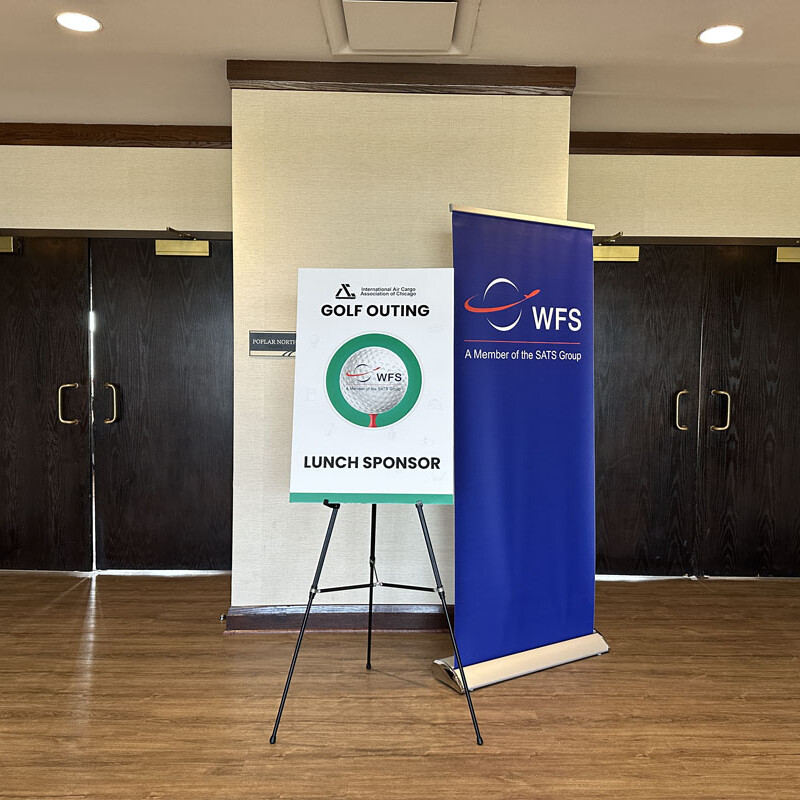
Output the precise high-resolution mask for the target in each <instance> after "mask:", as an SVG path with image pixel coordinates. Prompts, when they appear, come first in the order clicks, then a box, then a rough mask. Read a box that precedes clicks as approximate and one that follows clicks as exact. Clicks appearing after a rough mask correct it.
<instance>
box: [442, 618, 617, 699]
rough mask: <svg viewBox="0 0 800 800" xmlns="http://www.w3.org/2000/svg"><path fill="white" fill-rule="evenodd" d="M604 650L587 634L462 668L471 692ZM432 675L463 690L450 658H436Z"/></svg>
mask: <svg viewBox="0 0 800 800" xmlns="http://www.w3.org/2000/svg"><path fill="white" fill-rule="evenodd" d="M607 652H608V645H607V644H606V640H605V639H604V638H603V637H602V636H601V635H600V634H599V633H598V632H597V631H595V632H594V633H590V634H588V635H587V636H578V637H576V638H575V639H566V640H565V641H563V642H556V643H555V644H548V645H545V646H544V647H535V648H533V650H523V651H522V652H521V653H513V654H512V655H510V656H503V657H502V658H493V659H491V660H489V661H479V662H478V663H477V664H469V665H468V666H465V667H464V674H465V676H466V679H467V682H468V685H469V690H470V691H474V690H475V689H480V688H481V687H483V686H490V685H491V684H493V683H501V682H502V681H509V680H511V679H512V678H519V677H520V676H522V675H529V674H530V673H532V672H541V671H542V670H544V669H550V667H558V666H560V665H561V664H569V663H570V662H571V661H580V659H582V658H590V657H591V656H599V655H602V654H603V653H607ZM431 672H432V673H433V676H434V677H435V678H436V679H437V680H440V681H441V682H442V683H444V684H445V685H446V686H449V687H450V688H451V689H454V690H455V691H456V692H458V693H459V694H463V693H464V684H463V681H462V679H461V674H460V671H459V670H458V669H457V668H454V666H453V657H452V656H450V658H438V659H436V661H434V662H433V664H432V665H431Z"/></svg>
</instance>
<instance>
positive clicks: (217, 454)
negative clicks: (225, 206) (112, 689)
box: [0, 237, 233, 570]
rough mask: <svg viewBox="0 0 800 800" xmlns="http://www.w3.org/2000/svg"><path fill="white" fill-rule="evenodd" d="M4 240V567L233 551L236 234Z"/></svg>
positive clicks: (85, 565)
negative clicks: (185, 238) (187, 242)
mask: <svg viewBox="0 0 800 800" xmlns="http://www.w3.org/2000/svg"><path fill="white" fill-rule="evenodd" d="M210 250H211V255H210V256H208V257H187V256H157V255H156V254H155V248H154V242H153V241H152V240H138V239H120V240H113V239H96V240H87V239H78V238H72V239H70V238H53V239H50V238H35V237H31V238H25V239H24V240H23V242H22V247H21V250H20V251H19V252H16V253H13V254H4V255H0V280H1V281H2V283H1V288H0V313H1V314H2V317H1V318H0V374H1V375H2V376H3V383H4V397H3V401H2V403H0V437H2V446H1V448H0V568H4V569H70V570H88V569H92V568H93V567H94V566H96V567H97V568H99V569H114V568H118V569H213V568H217V569H222V568H228V567H229V566H230V553H231V483H232V396H233V375H232V269H231V244H230V242H225V241H215V242H212V243H211V248H210Z"/></svg>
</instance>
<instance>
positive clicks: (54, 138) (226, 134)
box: [0, 122, 231, 150]
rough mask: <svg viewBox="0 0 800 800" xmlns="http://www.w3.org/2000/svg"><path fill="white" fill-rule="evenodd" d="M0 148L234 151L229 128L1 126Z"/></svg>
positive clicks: (33, 124)
mask: <svg viewBox="0 0 800 800" xmlns="http://www.w3.org/2000/svg"><path fill="white" fill-rule="evenodd" d="M0 145H40V146H42V145H55V146H71V147H188V148H195V147H197V148H206V149H218V150H230V149H231V129H230V127H229V126H226V125H77V124H72V123H46V124H38V123H30V122H0Z"/></svg>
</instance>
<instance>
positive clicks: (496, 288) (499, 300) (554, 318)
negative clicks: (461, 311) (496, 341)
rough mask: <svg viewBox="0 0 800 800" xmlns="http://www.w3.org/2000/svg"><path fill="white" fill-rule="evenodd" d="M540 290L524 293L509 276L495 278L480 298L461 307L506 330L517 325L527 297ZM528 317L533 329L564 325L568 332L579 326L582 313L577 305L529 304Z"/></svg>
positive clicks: (558, 327) (556, 329) (471, 300)
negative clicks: (530, 319) (483, 316)
mask: <svg viewBox="0 0 800 800" xmlns="http://www.w3.org/2000/svg"><path fill="white" fill-rule="evenodd" d="M540 291H541V290H540V289H534V290H533V291H532V292H529V293H527V294H526V293H525V292H523V291H522V290H521V289H520V288H519V287H518V286H517V284H516V283H514V281H511V280H509V279H508V278H495V279H494V280H493V281H491V282H490V283H489V284H488V286H487V287H486V289H485V290H484V292H483V298H482V300H480V301H478V302H477V303H476V302H475V298H476V297H478V295H477V294H475V295H473V296H472V297H470V298H469V299H468V300H467V301H465V303H464V308H465V309H466V310H467V311H469V312H470V313H472V314H485V315H486V321H487V322H488V323H489V324H490V325H491V326H492V327H493V328H494V329H495V330H496V331H501V332H506V331H510V330H513V329H514V328H516V327H517V325H518V324H519V322H520V320H521V319H522V315H523V313H524V309H525V306H524V305H523V304H524V303H525V302H526V301H527V300H530V299H531V298H532V297H535V296H536V295H537V294H539V292H540ZM530 310H531V318H532V320H533V327H534V328H536V330H546V331H549V330H555V331H558V330H561V326H562V325H565V326H566V327H567V328H569V330H571V331H579V330H580V329H581V312H580V309H578V308H564V307H556V306H536V305H531V306H530Z"/></svg>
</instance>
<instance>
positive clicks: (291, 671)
mask: <svg viewBox="0 0 800 800" xmlns="http://www.w3.org/2000/svg"><path fill="white" fill-rule="evenodd" d="M324 503H325V505H326V506H327V507H328V508H330V509H331V518H330V520H329V522H328V530H327V531H326V533H325V541H324V542H323V543H322V552H321V553H320V554H319V561H318V562H317V571H316V573H315V574H314V581H313V583H312V584H311V591H309V593H308V604H307V605H306V613H305V614H304V615H303V622H302V624H301V625H300V633H299V634H298V636H297V644H296V645H295V646H294V655H293V656H292V663H291V666H290V667H289V674H288V675H287V676H286V685H285V686H284V687H283V696H282V697H281V704H280V707H279V708H278V716H277V717H276V718H275V727H274V728H273V729H272V736H270V737H269V743H270V744H275V740H276V739H277V736H278V726H279V725H280V724H281V716H282V715H283V707H284V705H285V704H286V696H287V695H288V694H289V685H290V684H291V682H292V675H293V674H294V665H295V664H296V663H297V654H298V653H299V652H300V645H301V644H302V643H303V634H304V633H305V632H306V624H307V623H308V615H309V614H310V613H311V604H312V603H313V602H314V597H315V596H316V594H317V589H318V587H319V578H320V575H322V566H323V564H324V563H325V556H326V554H327V552H328V545H329V544H330V542H331V534H332V533H333V525H334V523H335V522H336V514H337V513H338V511H339V504H338V503H329V502H328V501H327V500H325V501H324Z"/></svg>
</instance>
